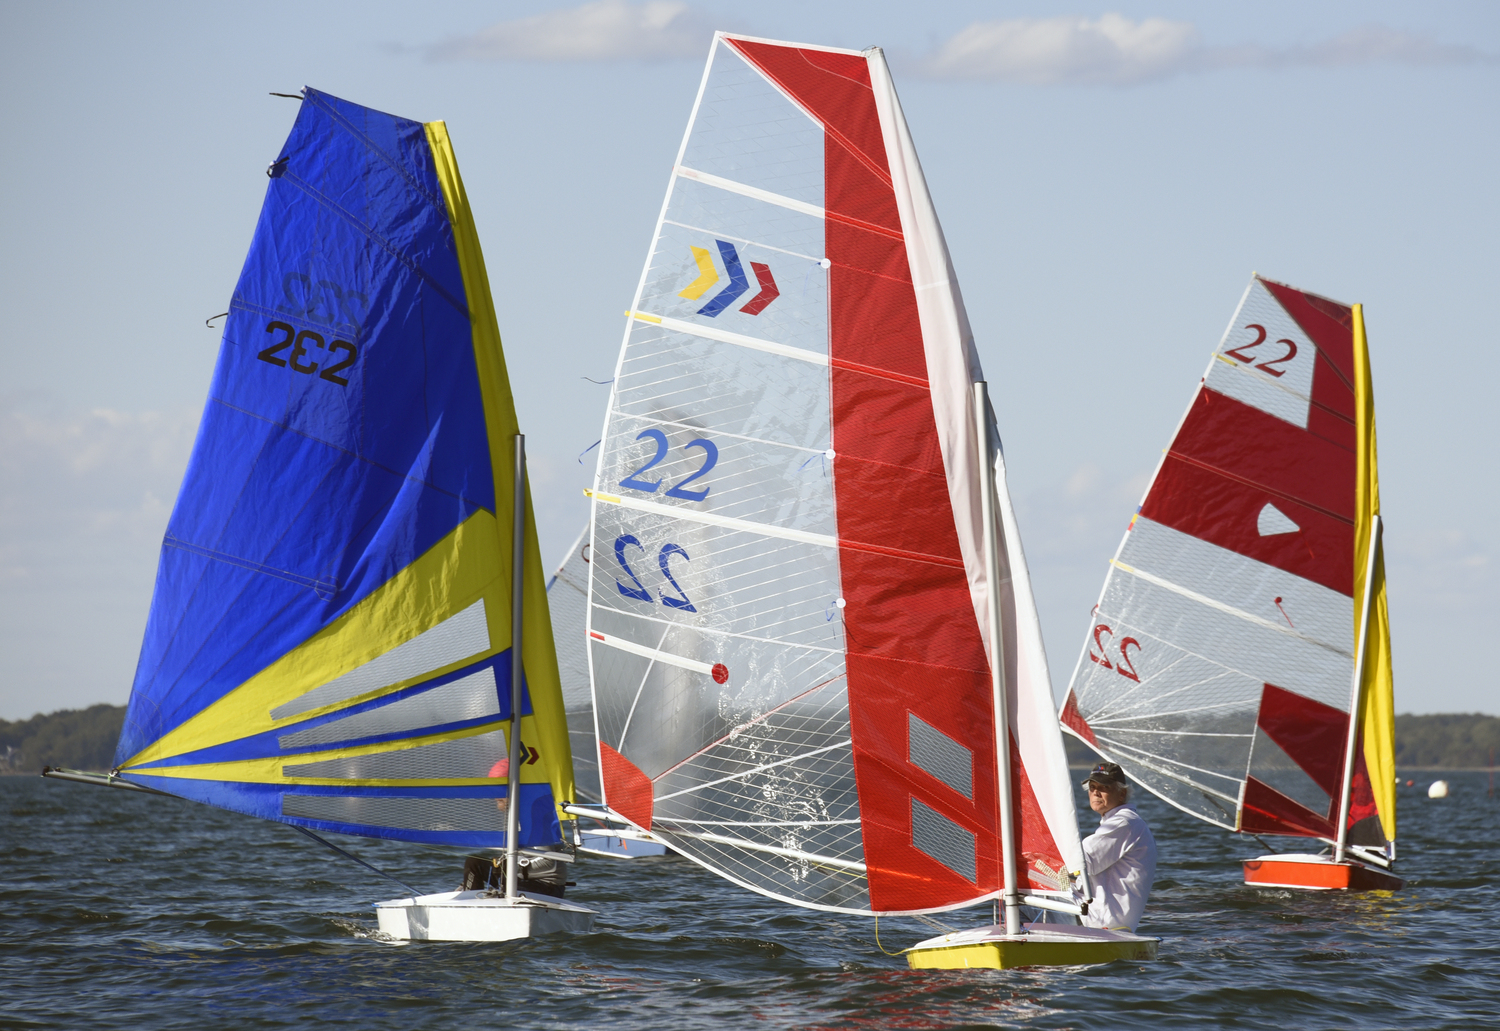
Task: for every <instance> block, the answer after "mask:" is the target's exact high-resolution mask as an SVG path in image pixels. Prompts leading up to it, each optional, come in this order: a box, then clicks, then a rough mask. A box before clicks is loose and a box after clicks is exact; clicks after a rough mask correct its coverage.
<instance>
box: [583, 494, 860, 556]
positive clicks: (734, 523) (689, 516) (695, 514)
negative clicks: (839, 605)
mask: <svg viewBox="0 0 1500 1031" xmlns="http://www.w3.org/2000/svg"><path fill="white" fill-rule="evenodd" d="M583 492H584V493H585V494H587V495H588V496H589V497H591V498H593V499H594V500H595V501H603V502H606V503H608V504H611V505H619V506H620V507H621V508H633V509H635V510H636V511H637V512H650V513H652V514H653V515H659V516H666V517H667V518H669V519H685V520H687V521H688V522H691V523H703V524H705V525H707V526H722V527H723V528H724V529H726V530H738V531H740V532H741V533H758V534H760V535H761V536H762V537H776V538H779V539H781V540H786V541H796V542H797V543H799V544H815V545H818V546H819V547H824V548H837V547H838V546H839V539H838V538H837V537H833V536H831V535H829V534H826V533H812V532H810V531H808V530H794V529H792V528H791V527H789V526H776V525H774V524H772V523H757V522H755V521H754V520H752V519H736V518H735V517H734V516H721V515H714V514H713V513H712V512H699V511H697V510H695V509H691V508H678V507H677V506H675V505H663V504H660V503H658V502H655V501H642V500H641V499H639V498H627V497H616V496H615V495H613V494H605V493H603V492H602V491H597V490H589V489H588V488H587V487H585V488H584V489H583Z"/></svg>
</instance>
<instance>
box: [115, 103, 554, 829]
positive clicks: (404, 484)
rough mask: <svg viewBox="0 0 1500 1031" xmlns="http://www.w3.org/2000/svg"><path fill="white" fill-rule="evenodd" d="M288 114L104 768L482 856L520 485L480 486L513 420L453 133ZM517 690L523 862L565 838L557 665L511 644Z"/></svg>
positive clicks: (273, 814)
mask: <svg viewBox="0 0 1500 1031" xmlns="http://www.w3.org/2000/svg"><path fill="white" fill-rule="evenodd" d="M304 97H305V99H304V101H303V103H302V106H301V109H300V111H299V112H298V115H297V119H296V122H295V124H294V125H293V127H292V131H291V134H290V136H289V137H288V138H287V141H286V144H285V145H284V146H283V148H282V149H281V151H280V153H279V154H278V155H277V156H276V158H275V160H274V161H273V162H271V164H270V167H269V170H268V175H269V177H270V181H269V184H268V186H267V191H266V198H265V203H264V205H263V207H262V210H261V214H260V219H259V222H258V224H257V226H256V230H255V234H254V237H253V239H252V240H251V244H250V249H249V254H248V256H247V258H246V260H245V265H244V268H243V270H242V272H241V274H240V278H239V281H238V283H237V284H236V286H235V291H234V296H233V299H232V301H231V303H230V306H229V308H230V312H229V317H228V320H227V321H226V324H225V328H224V336H223V340H222V343H221V346H220V351H219V357H218V362H217V365H216V366H215V369H214V374H213V381H212V385H211V387H210V392H209V397H208V401H207V404H206V406H205V409H204V414H203V419H202V422H201V424H200V426H199V430H198V438H197V441H196V442H195V444H194V448H193V454H192V457H191V460H190V462H189V465H188V470H187V474H186V476H185V477H184V480H183V484H182V488H181V490H180V492H179V494H178V498H177V503H176V505H175V507H174V509H173V512H172V516H171V520H170V522H169V524H168V528H167V533H166V537H165V540H164V541H163V545H162V550H161V557H160V562H159V566H158V571H157V580H156V587H155V593H154V595H153V598H152V605H151V612H150V616H149V619H148V623H147V628H146V633H145V638H144V640H143V642H142V646H141V655H140V660H139V663H138V666H137V670H136V676H135V681H134V684H133V686H132V691H131V698H130V703H129V707H128V710H127V715H126V721H125V728H124V730H123V732H122V734H121V738H120V742H119V745H118V748H117V751H116V757H115V761H116V764H117V765H118V766H119V767H120V769H121V771H122V774H123V775H124V776H125V777H127V779H131V780H135V781H136V782H138V783H143V784H150V785H152V786H154V787H158V788H160V789H162V790H167V791H171V792H173V793H175V794H181V795H183V796H184V797H191V798H196V799H199V800H200V801H205V802H209V803H211V804H215V805H222V806H225V807H227V808H231V809H236V810H239V811H241V812H246V813H250V814H252V815H256V816H262V817H266V818H270V819H278V820H287V821H290V822H295V823H303V824H305V825H307V826H319V827H323V828H324V829H332V830H344V831H346V832H348V833H368V834H372V835H374V836H379V837H399V838H404V839H408V840H416V841H433V842H445V843H450V844H452V843H462V844H466V845H481V844H482V845H489V846H498V845H500V844H502V843H503V839H504V820H503V817H502V818H500V819H498V822H497V819H496V813H498V812H503V809H504V796H505V794H506V786H507V785H506V771H505V770H504V769H503V768H502V767H504V766H506V765H508V764H506V763H505V762H504V761H503V760H504V758H505V756H506V754H507V751H508V744H507V741H506V736H507V734H508V720H509V717H510V711H509V710H510V687H509V684H510V654H511V647H512V642H511V640H510V604H511V603H510V596H509V592H510V573H509V569H508V565H509V541H510V536H511V530H510V521H511V497H510V495H511V486H510V484H509V483H508V482H506V483H504V485H503V490H500V491H497V488H496V480H497V476H496V471H495V470H496V468H497V461H496V458H497V453H500V454H499V458H500V462H499V467H500V468H502V469H505V468H506V467H507V466H508V464H509V461H508V460H509V455H508V454H505V453H501V452H504V450H505V449H504V447H503V445H504V443H505V442H506V441H508V439H509V434H513V433H514V432H515V429H514V426H515V413H514V408H513V404H512V401H511V398H510V394H509V387H508V385H507V383H506V382H505V379H504V375H505V374H504V359H503V356H502V355H501V354H500V349H499V339H498V334H497V333H495V332H494V329H493V325H494V314H493V309H492V307H491V303H490V299H489V293H488V287H487V284H483V283H482V279H483V275H482V262H481V263H480V264H479V265H478V272H477V273H476V271H475V269H474V268H473V267H469V266H466V265H465V262H464V260H461V255H462V254H463V253H465V251H466V249H467V250H468V251H471V252H476V253H477V249H476V247H475V246H474V244H473V243H471V242H470V238H471V237H472V236H473V227H472V223H471V222H470V221H468V219H469V216H468V210H467V207H466V204H463V205H456V204H455V200H454V196H453V193H454V187H453V185H452V184H451V183H450V182H449V181H448V180H446V179H445V178H444V176H445V175H446V176H448V177H449V179H452V180H453V181H454V182H456V166H454V165H453V163H452V154H451V150H449V149H447V148H448V145H447V137H446V132H445V131H442V132H440V133H435V132H434V131H433V126H428V125H424V124H423V123H420V122H414V121H410V120H408V119H403V118H398V117H396V116H393V115H389V114H384V113H382V112H379V111H373V110H371V109H368V108H364V107H360V106H358V105H355V104H351V103H348V102H346V101H342V100H339V99H337V98H335V97H331V96H329V95H327V94H324V93H319V92H317V91H316V90H312V89H308V90H306V91H305V94H304ZM435 124H437V125H439V126H440V123H435ZM434 141H437V145H436V146H435V143H434ZM459 189H460V191H461V184H460V186H459ZM460 199H461V198H460ZM455 211H460V212H461V214H462V219H463V222H462V224H460V225H458V227H457V229H456V228H455V222H454V212H455ZM469 265H473V262H472V261H470V263H469ZM476 276H477V279H476ZM476 282H480V284H481V289H480V292H479V295H478V298H477V300H476V301H474V302H472V303H471V300H470V296H471V294H473V293H474V291H475V284H476ZM497 442H498V444H499V446H497ZM530 537H531V540H530V541H529V550H530V551H532V552H534V551H535V548H536V545H535V536H534V531H533V532H532V533H531V534H530ZM535 564H536V565H537V566H538V568H539V567H540V559H539V557H538V558H537V559H536V560H535ZM543 604H545V596H543ZM528 608H529V606H528ZM540 621H541V622H542V624H543V627H541V628H540V629H544V630H546V632H547V634H548V635H549V639H550V629H547V628H546V625H545V624H546V620H545V611H543V613H542V614H541V620H540ZM530 636H531V635H530V634H529V633H528V638H529V637H530ZM527 680H528V682H529V683H528V691H527V701H526V706H525V708H523V718H522V720H521V737H522V745H523V754H524V755H525V756H526V757H527V758H526V765H525V766H523V770H522V780H523V781H524V782H525V783H524V784H523V788H522V797H523V799H532V800H533V801H534V800H535V799H541V798H544V799H545V800H546V804H545V805H543V806H542V808H541V809H539V810H538V812H541V811H543V810H545V811H546V812H547V813H550V815H548V816H547V817H546V818H545V819H543V818H541V817H537V818H533V817H532V816H531V815H529V814H530V809H531V807H532V802H530V801H528V802H526V803H525V806H526V807H527V808H526V814H528V815H524V816H523V821H522V842H521V843H522V844H530V845H540V844H549V843H552V842H554V841H556V840H557V839H558V833H559V832H558V826H557V819H556V812H555V808H549V807H555V803H556V802H558V801H563V800H566V798H565V797H560V796H566V795H569V793H570V792H571V758H570V756H569V755H568V754H567V751H566V734H565V731H563V747H562V748H557V747H555V746H554V744H553V742H554V740H555V734H552V733H550V732H549V730H548V727H547V722H548V720H549V719H550V713H551V711H552V709H554V708H555V709H556V710H557V711H558V712H559V713H560V712H561V701H560V693H559V692H558V689H557V687H556V660H555V657H550V661H549V656H546V655H542V656H536V655H533V654H532V650H531V649H530V647H529V646H528V649H527ZM554 695H555V696H556V699H555V704H554V697H553V696H554ZM533 696H535V697H536V698H537V699H538V700H539V704H538V709H539V710H540V711H533V710H532V698H533ZM559 723H560V718H559ZM561 770H566V771H567V772H566V774H565V775H563V774H560V773H559V771H561ZM418 798H422V799H428V800H429V802H430V806H429V808H431V810H432V811H431V812H429V813H425V814H424V812H423V805H422V804H418V803H417V802H414V801H412V800H413V799H418ZM340 799H343V800H345V801H340ZM347 799H355V800H356V801H347ZM475 799H478V801H477V802H476V801H474V800H475ZM320 800H321V801H320ZM382 800H384V801H382ZM424 804H425V803H424ZM538 804H540V803H538ZM442 813H446V814H447V815H446V816H442V815H441V814H442ZM435 814H436V815H435ZM454 835H458V837H454ZM460 839H461V840H460Z"/></svg>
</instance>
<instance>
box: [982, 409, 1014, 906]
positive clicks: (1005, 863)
mask: <svg viewBox="0 0 1500 1031" xmlns="http://www.w3.org/2000/svg"><path fill="white" fill-rule="evenodd" d="M989 410H990V398H989V392H988V390H987V388H986V384H985V382H984V381H983V380H980V381H979V382H977V383H975V384H974V428H975V432H976V435H977V437H978V440H979V457H980V462H979V468H980V470H981V471H980V480H981V484H980V506H981V513H982V518H983V519H984V552H985V562H986V564H987V567H988V568H987V569H986V573H987V575H988V576H987V578H988V580H989V584H988V586H989V590H988V591H987V592H986V593H987V596H988V603H987V610H988V611H987V613H986V614H987V615H988V617H989V624H990V690H991V692H992V694H993V697H994V706H995V772H996V779H997V781H998V782H999V793H1000V797H999V799H998V804H999V806H1000V864H1001V870H1002V881H1001V884H1002V888H1001V892H1000V898H1001V900H1002V901H1003V903H1004V905H1005V933H1006V934H1020V933H1021V898H1020V893H1019V891H1017V889H1016V868H1015V854H1016V826H1015V811H1014V808H1013V807H1012V805H1011V791H1012V788H1011V781H1010V713H1009V712H1008V711H1007V707H1006V685H1005V638H1004V629H1003V627H1002V625H1001V619H1000V550H999V549H1000V541H999V534H997V533H996V531H995V465H994V463H993V462H992V461H991V460H990V455H991V453H992V452H991V449H990V444H991V441H990V420H989Z"/></svg>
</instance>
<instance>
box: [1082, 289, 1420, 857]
mask: <svg viewBox="0 0 1500 1031" xmlns="http://www.w3.org/2000/svg"><path fill="white" fill-rule="evenodd" d="M1378 513H1379V491H1378V486H1377V483H1376V472H1375V440H1374V405H1373V401H1372V400H1371V394H1370V378H1369V363H1368V355H1367V351H1366V345H1365V340H1364V330H1363V320H1362V313H1361V310H1360V309H1359V307H1358V306H1355V307H1354V308H1353V309H1351V308H1350V307H1348V306H1346V305H1342V304H1339V303H1337V302H1334V301H1329V300H1327V299H1325V298H1322V297H1318V296H1317V295H1315V294H1309V293H1305V292H1303V291H1300V290H1296V289H1293V288H1292V287H1288V286H1285V285H1282V284H1280V283H1275V282H1272V281H1270V280H1266V279H1262V278H1260V277H1256V278H1255V279H1253V280H1252V281H1251V284H1250V287H1249V289H1248V290H1247V291H1246V293H1245V296H1244V299H1243V300H1242V301H1241V303H1240V307H1239V310H1238V311H1236V312H1235V316H1234V319H1233V320H1232V321H1231V322H1230V324H1229V328H1228V330H1227V331H1226V333H1225V335H1224V339H1223V341H1222V343H1221V344H1220V346H1219V349H1218V352H1217V353H1216V354H1215V355H1214V356H1213V358H1212V359H1211V360H1210V362H1209V368H1208V371H1207V373H1206V374H1205V375H1204V377H1203V380H1202V382H1201V384H1200V386H1199V388H1198V390H1197V392H1196V393H1195V394H1194V397H1193V401H1192V404H1191V405H1190V406H1189V408H1188V411H1187V414H1186V415H1185V416H1184V417H1183V419H1182V423H1181V424H1180V425H1179V427H1178V429H1177V432H1176V435H1175V436H1174V438H1173V440H1172V442H1171V446H1170V447H1169V448H1168V450H1167V452H1166V454H1165V455H1164V457H1163V458H1162V461H1161V464H1160V465H1159V466H1158V468H1157V471H1156V475H1155V476H1154V478H1153V479H1152V482H1151V485H1150V487H1149V488H1148V489H1147V491H1146V496H1145V499H1144V501H1143V502H1142V503H1141V506H1140V508H1139V509H1138V510H1137V514H1136V516H1135V517H1134V518H1133V519H1132V520H1131V523H1130V527H1129V528H1128V530H1127V531H1126V534H1125V539H1124V541H1123V542H1122V543H1121V545H1120V548H1119V551H1118V552H1117V553H1116V556H1115V558H1114V560H1113V561H1112V563H1111V565H1110V570H1109V573H1108V575H1107V577H1106V579H1105V582H1104V590H1103V593H1102V594H1101V596H1100V599H1099V604H1098V606H1097V608H1096V609H1095V612H1094V620H1093V625H1092V626H1091V628H1090V631H1089V635H1088V638H1087V640H1086V641H1085V646H1084V649H1083V652H1082V654H1081V655H1080V657H1079V660H1078V666H1077V669H1076V670H1075V672H1074V674H1073V680H1072V684H1071V687H1070V690H1069V695H1068V698H1067V700H1066V701H1065V703H1064V707H1063V712H1062V721H1063V723H1064V724H1065V725H1066V726H1067V727H1068V728H1069V729H1070V730H1071V731H1073V732H1074V733H1075V734H1077V735H1078V736H1079V737H1081V738H1083V739H1084V740H1086V741H1087V742H1089V743H1090V744H1091V745H1093V746H1094V747H1095V748H1097V749H1099V750H1100V751H1101V752H1103V753H1104V754H1105V755H1106V756H1108V757H1109V758H1110V759H1112V760H1114V761H1116V762H1119V763H1120V764H1121V765H1123V766H1124V767H1125V768H1126V769H1127V771H1128V772H1129V774H1130V775H1131V776H1132V777H1133V778H1134V779H1136V780H1137V781H1139V782H1140V783H1142V784H1144V785H1145V786H1146V787H1148V788H1150V789H1151V790H1152V791H1154V792H1155V793H1157V794H1158V795H1160V796H1161V797H1163V798H1165V799H1166V800H1167V801H1169V802H1171V803H1173V804H1174V805H1177V806H1179V807H1180V808H1182V809H1185V810H1187V811H1188V812H1190V813H1192V814H1194V815H1195V816H1198V817H1200V818H1202V819H1204V820H1207V821H1208V822H1210V823H1215V824H1218V825H1219V826H1222V827H1226V828H1229V829H1232V830H1239V831H1245V832H1250V833H1271V834H1288V835H1298V836H1306V837H1315V838H1325V839H1328V840H1335V839H1337V837H1338V828H1337V818H1338V810H1339V805H1340V799H1341V796H1342V794H1343V790H1342V789H1343V786H1344V783H1345V775H1344V771H1345V768H1346V767H1345V757H1346V754H1347V748H1346V740H1348V739H1349V737H1350V735H1349V714H1350V712H1351V709H1354V710H1355V711H1357V712H1360V713H1362V714H1363V716H1364V718H1363V719H1362V721H1361V723H1360V725H1359V726H1358V727H1357V728H1356V730H1357V733H1356V735H1355V737H1354V738H1353V740H1354V742H1355V744H1356V748H1355V754H1354V755H1353V756H1352V757H1351V760H1352V761H1351V763H1350V766H1351V768H1352V779H1351V780H1350V782H1349V795H1350V807H1349V816H1348V826H1349V837H1348V840H1349V841H1350V842H1351V843H1352V844H1363V845H1367V846H1384V845H1385V844H1386V843H1387V842H1388V841H1390V840H1393V839H1394V837H1395V832H1396V827H1395V796H1394V791H1393V790H1392V788H1391V784H1392V779H1393V777H1394V774H1395V769H1394V754H1393V735H1394V723H1393V716H1392V709H1391V701H1390V700H1391V678H1390V635H1389V629H1388V625H1387V620H1386V618H1385V591H1384V561H1383V558H1382V555H1381V551H1380V544H1379V534H1378V529H1377V528H1376V517H1377V516H1378ZM1372 548H1373V553H1372V550H1371V549H1372ZM1371 568H1373V570H1374V572H1375V578H1374V581H1372V584H1371V590H1370V592H1369V593H1368V595H1367V592H1366V590H1365V576H1366V570H1367V569H1371ZM1367 602H1368V604H1369V607H1370V612H1371V613H1372V615H1373V618H1372V619H1371V621H1370V631H1369V633H1368V635H1366V636H1365V647H1366V649H1367V653H1366V660H1365V663H1364V666H1365V676H1364V681H1363V684H1362V685H1360V684H1356V683H1355V680H1354V674H1355V660H1356V654H1357V652H1358V649H1359V646H1360V640H1361V635H1360V622H1361V621H1362V618H1363V617H1362V613H1363V611H1364V606H1365V605H1366V603H1367Z"/></svg>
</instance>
